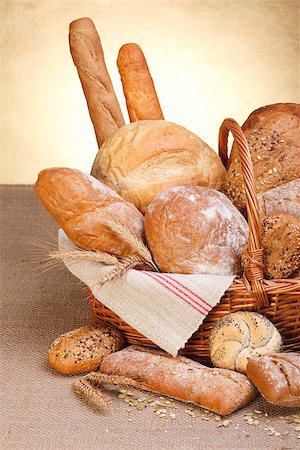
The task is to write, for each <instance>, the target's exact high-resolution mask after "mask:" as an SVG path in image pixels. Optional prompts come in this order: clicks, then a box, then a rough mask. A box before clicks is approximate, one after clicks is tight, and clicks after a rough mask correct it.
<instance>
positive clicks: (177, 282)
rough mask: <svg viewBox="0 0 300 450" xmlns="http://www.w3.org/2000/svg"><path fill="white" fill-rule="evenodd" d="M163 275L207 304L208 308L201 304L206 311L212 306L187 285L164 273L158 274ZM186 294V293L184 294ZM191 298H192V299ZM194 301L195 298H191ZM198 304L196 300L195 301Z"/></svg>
mask: <svg viewBox="0 0 300 450" xmlns="http://www.w3.org/2000/svg"><path fill="white" fill-rule="evenodd" d="M162 275H163V276H164V277H165V278H168V279H170V280H172V281H173V282H174V283H176V284H178V285H179V286H181V287H182V288H183V289H185V290H186V291H188V292H189V293H190V294H192V295H194V296H195V297H196V298H198V299H199V300H200V301H201V302H202V303H204V304H205V305H207V306H208V308H206V306H203V308H205V309H207V312H209V311H210V310H211V308H212V305H210V304H209V303H208V302H207V301H206V300H204V298H202V297H200V295H198V294H196V293H195V292H194V291H192V290H191V289H190V288H188V287H187V286H185V285H184V284H182V283H180V281H178V280H175V278H172V277H170V275H166V274H165V273H164V274H160V276H162ZM186 295H187V294H186ZM192 300H193V299H192ZM193 301H194V302H196V300H193ZM196 303H197V304H198V302H196Z"/></svg>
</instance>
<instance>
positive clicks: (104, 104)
mask: <svg viewBox="0 0 300 450" xmlns="http://www.w3.org/2000/svg"><path fill="white" fill-rule="evenodd" d="M69 41H70V51H71V54H72V58H73V62H74V64H75V66H76V67H77V71H78V75H79V78H80V81H81V84H82V88H83V92H84V95H85V98H86V101H87V105H88V109H89V113H90V116H91V120H92V123H93V125H94V129H95V134H96V138H97V142H98V147H99V148H100V147H101V145H102V144H103V142H104V141H105V139H106V138H108V137H109V136H111V135H112V134H113V133H114V132H115V131H116V130H117V129H118V128H120V127H121V126H123V125H124V123H125V122H124V119H123V115H122V112H121V108H120V106H119V103H118V100H117V97H116V94H115V91H114V88H113V85H112V82H111V79H110V76H109V74H108V71H107V68H106V64H105V60H104V54H103V49H102V45H101V41H100V38H99V35H98V33H97V30H96V28H95V25H94V23H93V22H92V20H91V19H89V18H82V19H77V20H74V22H72V23H71V24H70V32H69Z"/></svg>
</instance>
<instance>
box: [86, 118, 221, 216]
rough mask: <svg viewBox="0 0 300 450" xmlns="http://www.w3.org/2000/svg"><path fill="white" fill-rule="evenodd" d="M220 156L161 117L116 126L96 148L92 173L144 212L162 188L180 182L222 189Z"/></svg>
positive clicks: (178, 126) (194, 136)
mask: <svg viewBox="0 0 300 450" xmlns="http://www.w3.org/2000/svg"><path fill="white" fill-rule="evenodd" d="M225 174H226V170H225V168H224V166H223V164H222V162H221V159H220V157H219V156H218V155H217V153H215V152H214V151H213V150H212V149H211V148H210V147H209V146H208V145H207V144H206V143H205V142H203V141H202V139H200V138H199V137H198V136H196V135H195V134H194V133H191V132H190V131H188V130H187V129H186V128H184V127H182V126H180V125H177V124H175V123H171V122H167V121H165V120H140V121H137V122H133V123H131V124H129V125H125V126H123V127H121V128H119V129H118V130H117V131H116V132H115V133H114V134H113V135H112V136H111V137H109V138H108V139H107V140H106V141H105V142H104V144H103V145H102V147H101V149H100V150H99V152H98V154H97V156H96V158H95V161H94V164H93V168H92V175H93V176H94V177H95V178H98V180H100V181H102V182H103V183H104V184H106V185H108V186H109V187H111V188H112V189H114V190H115V191H116V192H117V193H118V194H119V195H121V197H123V198H124V199H125V200H127V201H129V202H131V203H133V204H134V205H135V206H136V207H137V208H138V209H139V210H140V211H141V212H143V213H144V212H145V211H146V209H147V206H148V205H149V203H151V202H152V200H154V198H155V197H157V195H159V194H160V193H161V192H163V191H165V190H167V189H169V188H171V187H174V186H183V185H199V186H208V187H212V188H214V189H221V187H222V183H223V180H224V177H225Z"/></svg>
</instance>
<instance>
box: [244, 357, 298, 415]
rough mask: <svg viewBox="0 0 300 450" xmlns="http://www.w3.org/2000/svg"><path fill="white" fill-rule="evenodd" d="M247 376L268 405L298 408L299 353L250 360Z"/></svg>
mask: <svg viewBox="0 0 300 450" xmlns="http://www.w3.org/2000/svg"><path fill="white" fill-rule="evenodd" d="M247 375H248V377H249V379H250V380H251V381H252V383H253V384H254V385H255V386H256V387H257V389H258V390H259V392H260V393H261V395H262V396H263V397H264V398H265V399H266V400H267V401H268V402H269V403H272V404H273V405H278V406H290V407H293V408H297V407H300V353H277V354H274V355H270V356H261V357H259V358H254V359H251V360H250V361H249V362H248V365H247Z"/></svg>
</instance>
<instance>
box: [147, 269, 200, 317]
mask: <svg viewBox="0 0 300 450" xmlns="http://www.w3.org/2000/svg"><path fill="white" fill-rule="evenodd" d="M143 273H144V274H145V275H147V276H148V277H150V278H152V279H153V280H155V281H156V282H157V283H159V284H160V285H162V286H163V287H164V288H166V289H167V290H168V291H170V292H172V293H173V294H174V295H176V297H178V298H180V299H181V300H183V301H184V302H185V303H187V304H188V305H189V306H191V307H192V308H193V309H195V310H196V311H197V312H199V313H200V314H202V316H206V315H207V313H206V311H204V312H203V311H202V310H201V309H200V308H198V307H197V306H196V305H193V304H192V303H191V302H190V301H189V300H188V298H187V297H183V296H181V295H180V294H179V293H178V292H176V290H174V289H172V288H171V287H170V286H171V284H170V283H168V282H167V281H165V280H161V279H160V277H159V278H157V277H156V275H157V274H155V275H154V272H151V273H150V272H146V271H143ZM166 283H168V284H166ZM175 289H177V288H175Z"/></svg>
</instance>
